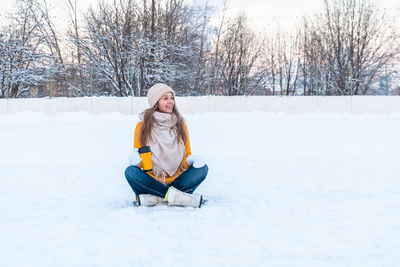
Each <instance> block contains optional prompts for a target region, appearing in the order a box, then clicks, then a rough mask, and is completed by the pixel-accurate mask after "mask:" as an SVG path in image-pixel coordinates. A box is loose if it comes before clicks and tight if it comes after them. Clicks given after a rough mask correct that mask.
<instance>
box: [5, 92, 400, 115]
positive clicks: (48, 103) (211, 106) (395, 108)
mask: <svg viewBox="0 0 400 267" xmlns="http://www.w3.org/2000/svg"><path fill="white" fill-rule="evenodd" d="M176 103H177V106H178V107H179V110H180V111H181V112H182V113H203V112H248V111H263V112H270V113H279V112H282V113H288V114H301V113H315V112H321V113H354V114H393V113H400V96H353V97H350V96H327V97H324V96H289V97H286V96H283V97H280V96H233V97H232V96H230V97H229V96H201V97H176ZM147 107H148V104H147V99H146V98H145V97H92V98H90V97H81V98H52V99H48V98H21V99H8V100H7V99H0V114H10V113H16V112H21V111H43V112H46V113H50V114H54V113H58V112H70V111H88V112H93V113H103V112H120V113H124V114H137V113H140V112H141V111H143V110H144V109H145V108H147Z"/></svg>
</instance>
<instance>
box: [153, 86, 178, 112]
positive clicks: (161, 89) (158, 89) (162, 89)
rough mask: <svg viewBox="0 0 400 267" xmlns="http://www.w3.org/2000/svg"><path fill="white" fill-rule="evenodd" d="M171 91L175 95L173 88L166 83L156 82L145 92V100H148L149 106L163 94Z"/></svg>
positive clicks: (155, 102)
mask: <svg viewBox="0 0 400 267" xmlns="http://www.w3.org/2000/svg"><path fill="white" fill-rule="evenodd" d="M168 92H171V93H172V94H173V95H174V96H175V92H174V90H172V88H171V87H169V86H168V85H166V84H163V83H156V84H155V85H153V86H152V87H151V88H150V90H149V91H148V92H147V100H148V101H149V105H150V108H153V107H154V106H155V104H157V102H158V100H160V98H161V97H162V96H163V95H164V94H165V93H168Z"/></svg>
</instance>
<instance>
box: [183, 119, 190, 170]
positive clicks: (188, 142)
mask: <svg viewBox="0 0 400 267" xmlns="http://www.w3.org/2000/svg"><path fill="white" fill-rule="evenodd" d="M184 126H185V132H186V136H187V139H186V143H185V149H186V155H185V158H184V159H183V162H182V163H183V167H184V168H185V169H187V168H189V164H188V163H187V157H188V156H189V155H190V154H192V151H191V150H190V139H189V130H188V127H187V125H186V123H185V124H184Z"/></svg>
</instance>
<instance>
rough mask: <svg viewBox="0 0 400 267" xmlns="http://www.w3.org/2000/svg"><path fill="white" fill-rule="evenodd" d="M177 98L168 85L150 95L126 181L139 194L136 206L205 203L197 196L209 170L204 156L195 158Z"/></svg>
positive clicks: (151, 92) (151, 89)
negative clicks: (197, 189) (196, 192)
mask: <svg viewBox="0 0 400 267" xmlns="http://www.w3.org/2000/svg"><path fill="white" fill-rule="evenodd" d="M174 97H175V93H174V91H173V90H172V88H171V87H169V86H168V85H165V84H161V83H158V84H155V85H154V86H152V87H151V88H150V90H149V92H148V93H147V99H148V101H149V104H150V108H149V109H146V110H145V111H144V112H143V113H142V114H141V116H140V118H141V119H142V121H140V122H139V123H138V124H137V125H136V129H135V138H134V150H133V151H132V152H131V154H130V155H129V164H130V166H129V167H128V168H127V169H126V170H125V177H126V179H127V181H128V183H129V185H130V186H131V188H132V190H133V191H134V192H135V194H136V202H135V203H137V204H139V205H142V206H154V205H157V204H161V203H165V204H169V205H177V206H191V207H200V206H201V204H202V203H203V201H204V200H203V197H202V196H201V195H198V194H193V192H194V190H195V189H196V188H197V187H198V186H199V185H200V183H201V182H202V181H203V180H204V179H205V178H206V176H207V173H208V167H207V165H206V164H205V161H204V160H203V159H202V158H201V157H200V156H195V155H191V151H190V142H189V134H188V129H187V126H186V124H185V122H184V119H183V117H182V116H181V114H180V113H179V112H178V110H177V108H176V105H175V99H174ZM150 151H151V152H150ZM139 152H140V154H139ZM150 157H151V158H150Z"/></svg>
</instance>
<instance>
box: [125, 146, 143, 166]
mask: <svg viewBox="0 0 400 267" xmlns="http://www.w3.org/2000/svg"><path fill="white" fill-rule="evenodd" d="M128 160H129V165H133V166H136V167H138V166H139V164H140V162H142V158H141V157H140V155H139V152H137V150H136V149H134V150H132V151H131V153H129V157H128Z"/></svg>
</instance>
